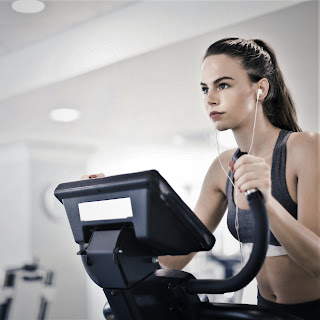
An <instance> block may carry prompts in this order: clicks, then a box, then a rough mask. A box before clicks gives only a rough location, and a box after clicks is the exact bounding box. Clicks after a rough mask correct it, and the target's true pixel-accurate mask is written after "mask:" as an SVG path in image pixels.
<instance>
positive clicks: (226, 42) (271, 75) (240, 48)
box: [203, 38, 302, 132]
mask: <svg viewBox="0 0 320 320" xmlns="http://www.w3.org/2000/svg"><path fill="white" fill-rule="evenodd" d="M218 54H226V55H228V56H230V57H235V58H239V59H240V60H241V63H242V66H243V67H244V69H245V70H246V71H247V72H248V75H249V79H250V80H251V81H252V82H253V83H256V82H258V81H259V80H260V79H262V78H266V79H268V81H269V92H268V95H267V96H266V97H265V99H264V100H263V103H262V107H263V112H264V114H265V115H266V117H267V118H268V119H269V121H270V122H271V123H272V124H273V125H274V126H275V127H278V128H281V129H287V130H290V131H296V132H297V131H302V130H301V128H300V127H299V125H298V122H297V112H296V107H295V104H294V102H293V99H292V96H291V94H290V92H289V89H288V88H287V86H286V84H285V82H284V79H283V75H282V72H281V70H280V68H279V65H278V62H277V59H276V55H275V53H274V51H273V49H272V48H271V47H270V46H269V45H268V44H267V43H266V42H264V41H262V40H259V39H253V40H244V39H239V38H225V39H221V40H219V41H217V42H215V43H213V44H212V45H211V46H210V47H209V48H208V49H207V51H206V53H205V55H204V58H203V60H204V59H205V58H207V57H208V56H211V55H218Z"/></svg>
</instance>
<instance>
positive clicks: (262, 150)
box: [232, 117, 281, 158]
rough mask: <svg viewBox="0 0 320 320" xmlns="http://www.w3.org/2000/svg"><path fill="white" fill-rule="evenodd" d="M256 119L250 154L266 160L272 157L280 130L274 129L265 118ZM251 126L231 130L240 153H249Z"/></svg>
mask: <svg viewBox="0 0 320 320" xmlns="http://www.w3.org/2000/svg"><path fill="white" fill-rule="evenodd" d="M259 118H260V117H258V118H257V122H256V127H255V132H254V140H253V144H252V149H251V151H250V154H251V155H253V156H257V157H262V158H266V157H269V156H270V155H272V152H273V149H274V146H275V144H276V141H277V139H278V136H279V132H280V130H281V129H279V128H276V127H274V126H273V125H272V124H271V123H270V122H269V120H267V119H266V118H265V117H261V118H260V119H259ZM252 130H253V124H252V126H246V127H243V128H238V129H233V130H232V131H233V134H234V137H235V139H236V141H237V144H238V147H239V149H240V150H241V151H242V152H249V149H250V146H251V141H252Z"/></svg>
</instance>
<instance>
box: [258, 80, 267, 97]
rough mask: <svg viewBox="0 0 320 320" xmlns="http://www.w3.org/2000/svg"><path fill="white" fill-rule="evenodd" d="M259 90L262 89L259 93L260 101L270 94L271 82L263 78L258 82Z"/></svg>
mask: <svg viewBox="0 0 320 320" xmlns="http://www.w3.org/2000/svg"><path fill="white" fill-rule="evenodd" d="M257 85H258V90H259V89H260V91H259V92H260V93H259V98H258V99H259V100H263V99H264V98H265V97H266V96H267V94H268V92H269V81H268V79H267V78H262V79H260V80H259V81H258V83H257Z"/></svg>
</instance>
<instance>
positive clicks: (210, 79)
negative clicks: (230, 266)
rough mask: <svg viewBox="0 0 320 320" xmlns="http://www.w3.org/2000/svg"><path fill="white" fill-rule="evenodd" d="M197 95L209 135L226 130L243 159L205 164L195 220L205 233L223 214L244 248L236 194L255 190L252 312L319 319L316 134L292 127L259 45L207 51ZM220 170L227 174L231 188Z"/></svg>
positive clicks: (171, 262) (242, 201) (230, 44)
mask: <svg viewBox="0 0 320 320" xmlns="http://www.w3.org/2000/svg"><path fill="white" fill-rule="evenodd" d="M201 89H202V91H203V93H204V104H205V107H206V111H207V113H208V116H209V117H210V118H211V120H212V121H213V123H214V125H215V127H216V129H217V130H219V131H223V130H227V129H231V130H232V131H233V134H234V136H235V139H236V141H237V144H238V147H239V149H240V150H241V151H243V152H247V153H249V154H247V155H244V156H242V157H241V158H239V159H238V160H236V161H235V159H233V155H234V154H235V152H236V150H230V151H226V152H224V153H222V154H221V156H220V159H219V157H218V158H217V159H215V160H214V161H213V163H212V165H211V166H210V168H209V170H208V173H207V175H206V177H205V180H204V182H203V186H202V190H201V193H200V197H199V200H198V202H197V204H196V207H195V209H194V212H195V214H196V215H197V216H198V217H199V218H200V219H201V221H202V222H203V223H204V224H205V225H206V226H207V228H208V229H209V230H210V231H212V232H213V231H214V230H215V229H216V227H217V226H218V224H219V222H220V221H221V219H222V217H223V215H224V213H225V211H226V209H228V226H229V229H230V231H231V233H232V234H233V235H234V236H235V237H236V238H237V239H238V238H240V241H241V242H243V243H247V244H250V242H252V228H251V223H252V218H251V217H250V210H249V207H248V204H247V200H246V197H245V194H244V192H245V191H246V190H249V189H253V188H257V189H259V190H260V191H261V192H262V194H263V197H264V201H265V205H266V208H267V213H268V218H269V224H270V230H271V232H272V234H271V237H270V245H269V248H268V253H267V258H266V260H265V263H264V265H263V267H262V269H261V271H260V272H259V274H258V275H257V283H258V305H262V306H271V307H273V308H276V309H282V310H284V311H287V312H289V313H293V314H294V315H297V316H300V317H301V318H303V319H320V203H319V195H320V183H319V180H320V168H319V164H320V158H319V148H320V138H319V134H317V133H308V132H302V130H301V129H300V127H299V126H298V124H297V120H296V111H295V107H294V103H293V100H292V97H291V95H290V93H289V90H288V88H287V87H286V85H285V83H284V80H283V76H282V73H281V71H280V69H279V66H278V63H277V60H276V56H275V54H274V52H273V50H272V49H271V48H270V46H269V45H267V44H266V43H265V42H263V41H261V40H243V39H238V38H229V39H222V40H220V41H217V42H215V43H214V44H212V45H211V46H210V47H209V48H208V50H207V52H206V54H205V56H204V60H203V65H202V80H201ZM255 118H256V119H255ZM254 124H255V128H254V130H253V127H254ZM253 131H254V139H253V140H252V138H253ZM223 169H224V170H225V171H228V169H229V178H230V179H231V181H232V182H234V186H233V184H232V183H231V181H230V180H229V179H228V178H227V176H226V174H225V172H224V170H223ZM235 202H237V207H238V208H239V209H238V213H237V214H236V204H235ZM236 216H237V217H236ZM235 219H237V220H238V224H239V230H238V231H237V230H236V229H235ZM194 256H195V253H193V254H190V255H188V256H179V257H171V256H165V257H160V259H159V260H160V263H161V265H162V266H163V267H165V268H175V269H182V268H183V267H184V266H185V265H186V264H187V263H188V262H189V261H190V260H191V259H192V258H193V257H194Z"/></svg>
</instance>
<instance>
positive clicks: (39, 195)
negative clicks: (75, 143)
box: [0, 142, 88, 320]
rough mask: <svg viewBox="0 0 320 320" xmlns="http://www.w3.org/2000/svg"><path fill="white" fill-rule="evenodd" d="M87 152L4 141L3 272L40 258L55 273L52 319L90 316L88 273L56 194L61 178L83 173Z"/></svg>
mask: <svg viewBox="0 0 320 320" xmlns="http://www.w3.org/2000/svg"><path fill="white" fill-rule="evenodd" d="M87 153H88V149H86V148H83V149H79V148H78V149H77V148H74V147H72V146H62V145H59V146H58V145H49V144H46V145H41V144H39V143H23V142H21V143H13V144H7V145H1V146H0V176H1V177H2V179H3V187H2V188H1V194H0V202H1V219H2V220H1V224H0V242H1V243H2V244H3V245H2V253H1V257H2V258H1V260H0V270H1V271H2V276H3V272H4V270H5V269H8V268H20V267H22V266H23V265H24V264H28V263H29V264H30V263H32V262H33V261H35V262H39V264H40V266H41V267H42V268H44V269H45V270H51V271H53V272H54V278H53V289H54V295H53V299H52V301H51V302H50V304H49V309H48V319H77V320H80V319H87V304H86V277H87V275H86V272H85V270H84V268H83V266H82V263H81V259H80V257H79V256H77V255H76V253H77V252H78V250H79V248H78V245H77V244H76V243H75V242H74V239H73V236H72V232H71V230H70V226H69V222H68V219H67V216H66V214H65V211H64V208H63V205H62V204H60V203H59V202H58V200H57V199H55V198H54V195H53V191H54V188H55V187H57V186H58V184H59V183H61V182H65V181H70V180H78V179H79V178H80V176H81V175H82V174H83V172H84V171H85V160H86V155H87ZM26 285H27V284H26ZM32 294H35V293H34V292H30V295H32ZM13 298H14V297H13ZM21 301H22V300H20V302H21ZM26 301H27V300H26ZM20 308H23V305H21V306H20ZM25 309H26V310H27V308H25ZM25 318H26V319H27V318H28V315H27V314H26V315H25ZM15 320H16V319H15ZM17 320H19V319H17Z"/></svg>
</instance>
